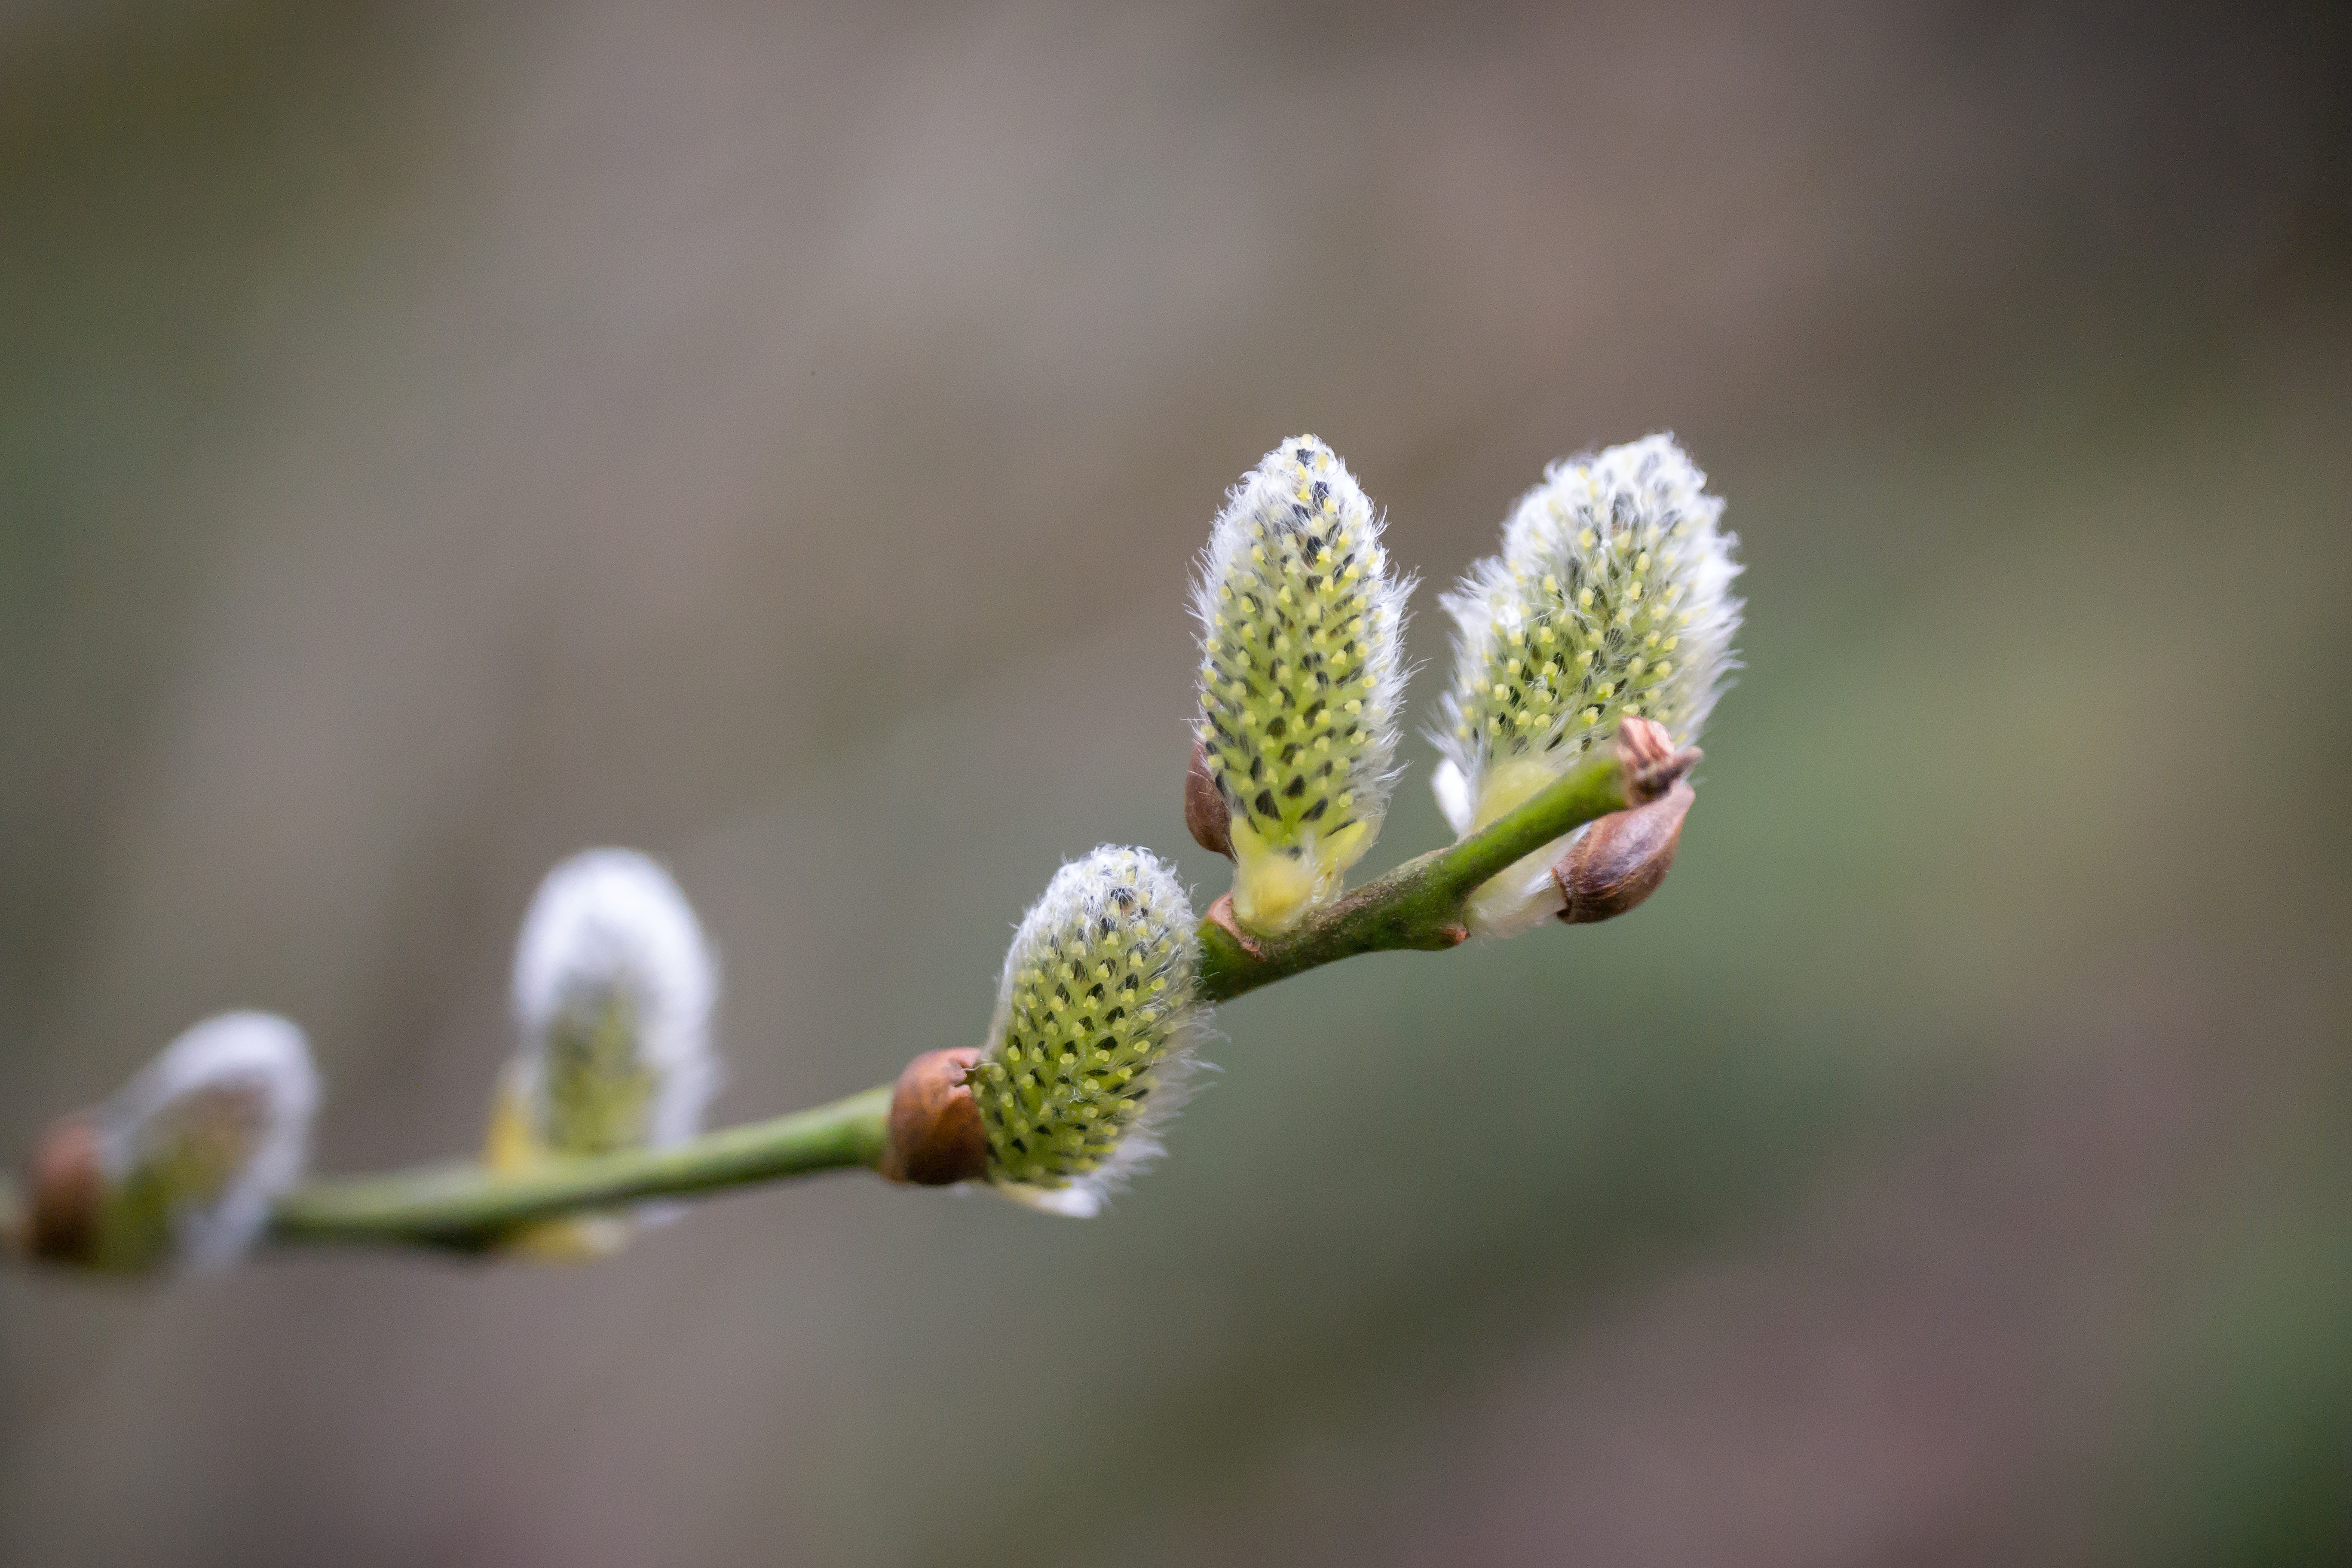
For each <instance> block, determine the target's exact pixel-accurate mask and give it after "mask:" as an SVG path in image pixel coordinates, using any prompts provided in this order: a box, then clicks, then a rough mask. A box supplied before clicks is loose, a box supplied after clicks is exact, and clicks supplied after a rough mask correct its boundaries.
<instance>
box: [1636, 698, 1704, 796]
mask: <svg viewBox="0 0 2352 1568" xmlns="http://www.w3.org/2000/svg"><path fill="white" fill-rule="evenodd" d="M1703 755H1705V753H1704V752H1701V751H1700V750H1699V749H1698V748H1697V747H1696V746H1685V747H1683V748H1682V749H1681V750H1680V751H1677V750H1675V738H1674V736H1673V735H1671V734H1669V733H1667V731H1666V727H1665V726H1664V724H1661V723H1659V722H1658V721H1656V720H1654V719H1637V718H1635V717H1633V715H1631V714H1628V715H1627V716H1626V717H1625V718H1623V719H1622V720H1620V721H1618V725H1617V761H1618V763H1620V765H1622V767H1623V768H1624V770H1625V798H1626V800H1627V801H1628V802H1630V803H1632V804H1633V805H1644V804H1646V803H1648V802H1650V801H1654V800H1655V799H1657V798H1658V797H1659V796H1660V795H1664V794H1665V793H1666V792H1667V791H1668V790H1670V789H1672V788H1673V787H1674V786H1675V783H1676V781H1678V780H1679V779H1681V777H1682V776H1683V775H1684V774H1685V773H1688V772H1690V771H1691V769H1692V768H1694V767H1696V766H1697V765H1698V760H1699V758H1700V757H1701V756H1703Z"/></svg>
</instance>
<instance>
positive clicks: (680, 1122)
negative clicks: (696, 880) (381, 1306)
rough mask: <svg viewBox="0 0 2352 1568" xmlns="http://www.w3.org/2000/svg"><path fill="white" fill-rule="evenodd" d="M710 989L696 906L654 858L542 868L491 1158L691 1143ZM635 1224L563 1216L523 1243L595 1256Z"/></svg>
mask: <svg viewBox="0 0 2352 1568" xmlns="http://www.w3.org/2000/svg"><path fill="white" fill-rule="evenodd" d="M718 984H719V982H718V965H717V963H716V961H715V959H714V958H713V957H712V955H711V952H710V948H709V943H708V942H706V941H705V939H704V937H703V933H702V927H701V924H700V922H699V921H697V920H696V918H695V914H694V910H693V907H692V906H691V905H690V904H688V902H687V900H686V896H685V894H684V893H682V892H680V891H679V890H678V888H677V883H676V882H675V881H673V880H672V879H671V878H670V875H669V873H668V872H667V871H666V870H664V869H663V868H661V866H660V865H659V864H658V863H656V861H654V860H652V859H650V858H647V857H646V856H644V855H641V854H638V853H637V852H636V851H635V850H630V849H591V850H587V851H584V852H583V853H581V854H578V855H575V856H573V857H572V858H570V859H568V860H566V861H564V862H563V863H562V864H561V865H559V866H557V867H556V868H554V869H553V870H552V871H550V872H549V873H548V875H547V879H546V880H545V881H543V882H542V883H541V885H540V889H539V892H538V894H537V896H536V897H535V898H534V899H533V900H532V901H531V907H530V913H529V914H528V915H526V916H525V917H524V920H523V927H522V934H521V936H520V939H519V940H518V942H517V943H516V949H515V968H514V1009H515V1022H516V1025H517V1028H518V1032H519V1034H520V1041H519V1043H518V1046H517V1048H516V1052H515V1056H514V1058H513V1060H512V1061H511V1062H510V1063H509V1065H508V1068H507V1070H506V1072H505V1074H504V1076H503V1078H502V1079H501V1080H500V1083H499V1092H498V1098H497V1101H496V1103H495V1104H494V1106H493V1108H492V1114H491V1120H490V1131H489V1137H488V1147H487V1150H486V1152H485V1162H486V1163H488V1164H489V1165H490V1166H491V1167H492V1168H493V1169H497V1170H508V1171H512V1170H521V1169H527V1168H529V1167H530V1166H532V1165H535V1164H539V1163H544V1162H546V1161H549V1160H555V1159H565V1158H576V1157H581V1156H588V1155H596V1154H610V1153H615V1152H620V1151H623V1150H627V1149H640V1148H664V1147H667V1146H670V1145H672V1144H676V1143H680V1142H685V1141H686V1140H687V1139H689V1138H691V1137H693V1136H694V1135H695V1134H696V1132H698V1131H699V1130H700V1128H701V1125H702V1114H703V1110H704V1109H705V1108H706V1106H707V1105H708V1104H709V1100H710V1097H711V1096H712V1094H713V1093H715V1092H716V1091H717V1089H718V1086H719V1061H718V1058H717V1057H716V1055H715V1054H714V1053H713V1051H712V1049H711V1047H710V1037H709V1036H710V1029H709V1025H710V1013H711V1008H712V1006H713V1005H714V1004H715V1002H716V1000H717V995H718ZM639 1217H642V1211H641V1213H640V1215H639ZM629 1229H630V1224H629V1219H628V1217H627V1216H622V1215H593V1216H587V1217H584V1218H581V1219H570V1220H559V1221H552V1222H550V1223H549V1224H547V1225H544V1226H535V1227H532V1229H531V1230H530V1231H529V1232H528V1233H526V1235H525V1236H524V1237H522V1238H521V1240H520V1243H519V1244H518V1245H519V1246H520V1247H521V1248H522V1249H523V1250H526V1251H530V1252H534V1253H537V1254H540V1255H542V1256H551V1257H567V1256H581V1255H594V1254H598V1253H602V1252H606V1251H610V1250H611V1249H612V1248H613V1247H616V1246H618V1245H619V1244H620V1242H622V1241H623V1240H625V1239H626V1237H627V1234H628V1231H629Z"/></svg>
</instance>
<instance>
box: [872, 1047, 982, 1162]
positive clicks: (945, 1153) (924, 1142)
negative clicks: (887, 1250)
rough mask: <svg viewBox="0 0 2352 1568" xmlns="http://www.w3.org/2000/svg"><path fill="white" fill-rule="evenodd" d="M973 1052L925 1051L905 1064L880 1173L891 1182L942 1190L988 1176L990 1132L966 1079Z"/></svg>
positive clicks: (975, 1050) (892, 1099)
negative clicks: (983, 1122) (984, 1124)
mask: <svg viewBox="0 0 2352 1568" xmlns="http://www.w3.org/2000/svg"><path fill="white" fill-rule="evenodd" d="M980 1057H981V1052H980V1048H979V1047H977V1046H962V1047H957V1048H956V1049H954V1050H948V1051H926V1052H924V1053H923V1054H922V1055H921V1056H919V1057H917V1058H915V1059H914V1060H913V1061H911V1062H908V1064H907V1070H906V1071H904V1072H902V1073H900V1074H899V1075H898V1088H897V1089H894V1090H893V1091H892V1093H891V1096H890V1121H889V1141H888V1142H887V1145H886V1146H885V1148H884V1150H883V1152H882V1173H883V1174H884V1175H886V1176H887V1177H889V1178H890V1180H892V1181H894V1182H912V1183H913V1184H916V1185H917V1186H923V1187H945V1186H952V1185H954V1184H956V1183H958V1182H969V1181H973V1180H976V1179H977V1178H979V1177H981V1176H982V1175H985V1174H987V1173H988V1131H987V1129H986V1128H985V1127H984V1126H983V1125H982V1122H981V1117H980V1106H979V1105H978V1103H977V1102H975V1101H974V1100H972V1098H971V1089H970V1087H969V1086H967V1085H966V1083H965V1082H964V1079H965V1076H966V1075H967V1074H969V1073H970V1072H971V1069H972V1068H973V1067H974V1066H975V1065H976V1064H977V1063H978V1062H979V1060H980Z"/></svg>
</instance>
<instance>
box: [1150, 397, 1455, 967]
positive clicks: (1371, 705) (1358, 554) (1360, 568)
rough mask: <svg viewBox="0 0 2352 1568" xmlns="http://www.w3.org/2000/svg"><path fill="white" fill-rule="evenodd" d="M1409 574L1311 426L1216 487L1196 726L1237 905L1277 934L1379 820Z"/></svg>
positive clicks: (1202, 603)
mask: <svg viewBox="0 0 2352 1568" xmlns="http://www.w3.org/2000/svg"><path fill="white" fill-rule="evenodd" d="M1410 591H1411V584H1407V583H1401V582H1399V581H1398V580H1397V578H1396V577H1395V576H1394V575H1393V574H1391V571H1390V568H1389V558H1388V552H1387V551H1386V550H1384V549H1383V548H1382V547H1381V520H1380V518H1379V517H1378V516H1377V515H1376V514H1375V513H1374V512H1373V510H1372V505H1371V502H1370V500H1367V499H1366V498H1365V496H1364V492H1363V490H1362V489H1361V488H1360V486H1359V485H1358V484H1357V483H1356V480H1355V478H1354V476H1353V475H1351V474H1349V472H1348V467H1347V465H1346V464H1345V463H1342V462H1341V461H1340V460H1339V458H1338V456H1337V455H1335V454H1334V453H1333V452H1332V450H1331V448H1330V447H1327V446H1325V445H1324V444H1323V443H1322V442H1321V441H1318V440H1317V439H1316V438H1315V437H1312V436H1301V437H1297V438H1296V439H1293V440H1289V441H1285V442H1284V443H1283V444H1282V445H1281V446H1279V447H1276V448H1275V449H1274V450H1273V451H1271V452H1269V453H1267V454H1266V456H1265V460H1264V461H1263V462H1261V463H1259V464H1258V466H1257V467H1256V468H1255V469H1253V470H1252V471H1251V472H1250V473H1249V475H1248V476H1247V477H1245V478H1244V479H1243V480H1242V482H1241V483H1240V484H1239V485H1237V486H1236V487H1234V490H1233V492H1232V494H1231V495H1230V496H1228V497H1227V499H1226V504H1225V508H1224V510H1223V512H1221V513H1220V514H1219V515H1218V518H1217V521H1216V524H1215V527H1214V529H1213V531H1212V532H1211V534H1210V538H1209V546H1208V550H1207V552H1205V553H1204V555H1203V556H1202V567H1201V576H1200V580H1199V582H1198V584H1197V585H1196V586H1195V588H1194V591H1193V598H1192V603H1193V610H1194V613H1195V614H1196V615H1197V616H1199V617H1200V623H1201V691H1200V706H1201V715H1200V719H1199V721H1198V726H1197V729H1196V731H1195V733H1196V734H1197V736H1198V737H1199V739H1200V742H1201V745H1202V755H1203V756H1204V757H1205V759H1206V761H1207V765H1208V770H1209V774H1210V777H1211V778H1212V779H1213V782H1214V783H1215V784H1216V788H1217V791H1218V794H1219V795H1221V796H1222V797H1223V801H1224V805H1225V807H1226V810H1227V812H1228V813H1229V814H1230V816H1231V825H1230V828H1229V832H1230V835H1231V838H1232V844H1233V854H1234V916H1235V917H1236V918H1237V919H1238V920H1239V921H1241V922H1242V924H1244V926H1247V927H1249V928H1250V929H1252V930H1254V931H1265V932H1269V933H1278V932H1281V931H1287V930H1289V929H1290V928H1291V927H1292V926H1295V925H1296V924H1297V923H1298V921H1300V920H1301V919H1303V918H1304V917H1305V916H1306V915H1307V913H1309V912H1310V911H1312V910H1315V909H1317V908H1318V907H1319V906H1321V905H1324V904H1327V903H1328V902H1330V901H1331V900H1333V899H1335V898H1337V897H1338V896H1339V890H1340V888H1341V886H1342V882H1343V879H1344V878H1345V876H1346V873H1347V870H1348V868H1349V867H1350V866H1352V865H1354V864H1355V862H1356V861H1357V860H1358V859H1360V858H1362V856H1363V854H1364V852H1365V851H1366V850H1367V849H1369V848H1370V847H1371V846H1372V841H1373V840H1374V839H1375V838H1377V837H1379V836H1380V831H1381V818H1382V817H1383V816H1385V815H1386V814H1387V810H1388V797H1389V789H1390V785H1391V783H1392V782H1393V774H1392V773H1391V762H1392V759H1393V758H1394V756H1395V753H1396V740H1397V714H1398V708H1399V705H1400V703H1401V701H1402V695H1403V686H1404V669H1403V660H1402V652H1401V649H1402V637H1403V631H1404V601H1405V597H1406V595H1407V594H1408V593H1409V592H1410Z"/></svg>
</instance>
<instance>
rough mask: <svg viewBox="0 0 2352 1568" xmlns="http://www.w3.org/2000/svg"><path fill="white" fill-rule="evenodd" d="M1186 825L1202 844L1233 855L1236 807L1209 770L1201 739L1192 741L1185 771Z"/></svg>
mask: <svg viewBox="0 0 2352 1568" xmlns="http://www.w3.org/2000/svg"><path fill="white" fill-rule="evenodd" d="M1184 826H1186V827H1188V828H1190V829H1191V830H1192V842H1193V843H1195V844H1197V845H1199V846H1200V847H1202V848H1203V849H1206V850H1209V851H1211V852H1213V853H1214V854H1218V855H1222V856H1223V857H1224V858H1226V859H1228V860H1230V859H1232V858H1234V814H1233V808H1232V807H1231V806H1229V805H1226V804H1225V794H1224V791H1223V790H1221V789H1219V788H1218V787H1217V780H1216V777H1215V775H1214V774H1213V773H1210V771H1209V753H1208V752H1207V750H1206V749H1205V748H1204V747H1203V746H1202V744H1201V742H1198V741H1195V742H1192V766H1191V767H1190V768H1188V769H1186V770H1185V773H1184Z"/></svg>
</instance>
